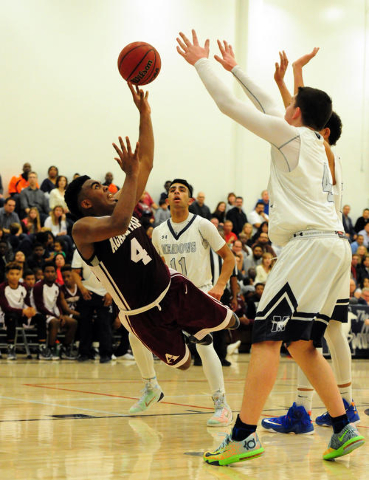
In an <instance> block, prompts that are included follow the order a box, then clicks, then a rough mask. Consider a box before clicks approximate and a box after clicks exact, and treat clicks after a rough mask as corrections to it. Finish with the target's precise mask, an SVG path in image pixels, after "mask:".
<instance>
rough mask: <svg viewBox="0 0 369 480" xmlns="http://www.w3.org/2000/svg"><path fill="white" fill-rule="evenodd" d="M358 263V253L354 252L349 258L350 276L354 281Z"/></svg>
mask: <svg viewBox="0 0 369 480" xmlns="http://www.w3.org/2000/svg"><path fill="white" fill-rule="evenodd" d="M359 264H360V258H359V255H356V253H354V254H353V255H352V259H351V278H353V279H354V280H355V282H357V275H358V272H357V270H358V266H359Z"/></svg>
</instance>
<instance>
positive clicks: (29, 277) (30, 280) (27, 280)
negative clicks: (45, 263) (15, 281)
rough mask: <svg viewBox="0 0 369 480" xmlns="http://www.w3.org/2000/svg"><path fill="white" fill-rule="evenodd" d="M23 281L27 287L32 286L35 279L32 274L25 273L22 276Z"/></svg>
mask: <svg viewBox="0 0 369 480" xmlns="http://www.w3.org/2000/svg"><path fill="white" fill-rule="evenodd" d="M24 283H25V284H26V285H27V287H28V288H32V287H34V286H35V283H36V279H35V276H34V275H27V276H26V277H25V278H24Z"/></svg>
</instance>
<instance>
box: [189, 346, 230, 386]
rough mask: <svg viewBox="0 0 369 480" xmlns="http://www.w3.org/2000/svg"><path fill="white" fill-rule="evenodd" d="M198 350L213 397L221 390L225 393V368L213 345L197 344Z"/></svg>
mask: <svg viewBox="0 0 369 480" xmlns="http://www.w3.org/2000/svg"><path fill="white" fill-rule="evenodd" d="M196 348H197V351H198V353H199V355H200V358H201V360H202V368H203V370H204V374H205V377H206V379H207V381H208V382H209V386H210V390H211V393H212V395H214V393H215V392H217V391H219V390H220V392H221V393H225V389H224V378H223V368H222V364H221V363H220V360H219V357H218V355H217V354H216V352H215V350H214V346H213V344H211V345H198V344H197V345H196Z"/></svg>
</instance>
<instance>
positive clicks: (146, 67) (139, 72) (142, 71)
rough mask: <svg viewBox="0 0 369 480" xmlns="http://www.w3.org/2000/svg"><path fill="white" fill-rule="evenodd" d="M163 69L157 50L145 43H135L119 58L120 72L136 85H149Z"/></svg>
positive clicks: (124, 50) (127, 47)
mask: <svg viewBox="0 0 369 480" xmlns="http://www.w3.org/2000/svg"><path fill="white" fill-rule="evenodd" d="M160 67H161V60H160V55H159V53H158V52H157V50H156V49H155V48H154V47H153V46H152V45H150V44H148V43H145V42H133V43H130V44H129V45H127V46H126V47H124V48H123V50H122V51H121V52H120V54H119V57H118V70H119V73H120V74H121V75H122V77H123V78H124V80H127V81H129V82H132V83H133V84H134V85H147V84H148V83H151V82H152V81H153V80H155V78H156V77H157V76H158V75H159V72H160Z"/></svg>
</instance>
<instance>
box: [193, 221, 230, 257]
mask: <svg viewBox="0 0 369 480" xmlns="http://www.w3.org/2000/svg"><path fill="white" fill-rule="evenodd" d="M199 231H200V234H201V236H202V238H203V239H204V240H206V241H207V242H208V243H209V245H210V247H211V248H212V249H213V250H214V252H217V251H218V250H220V249H221V248H222V247H223V246H224V245H225V244H226V242H225V241H224V239H223V238H222V237H221V236H220V235H219V232H218V230H217V229H216V227H215V225H214V224H212V223H211V222H210V221H209V220H206V219H201V222H200V224H199Z"/></svg>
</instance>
